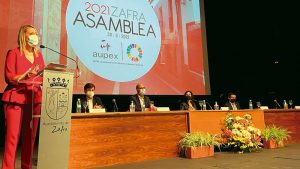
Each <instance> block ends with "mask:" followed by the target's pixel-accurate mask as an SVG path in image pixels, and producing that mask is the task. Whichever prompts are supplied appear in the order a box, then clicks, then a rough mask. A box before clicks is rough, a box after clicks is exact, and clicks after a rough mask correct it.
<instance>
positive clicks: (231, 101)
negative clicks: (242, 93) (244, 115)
mask: <svg viewBox="0 0 300 169" xmlns="http://www.w3.org/2000/svg"><path fill="white" fill-rule="evenodd" d="M224 107H229V110H239V109H241V107H240V104H239V103H238V102H237V101H236V94H235V93H228V102H226V103H225V104H224Z"/></svg>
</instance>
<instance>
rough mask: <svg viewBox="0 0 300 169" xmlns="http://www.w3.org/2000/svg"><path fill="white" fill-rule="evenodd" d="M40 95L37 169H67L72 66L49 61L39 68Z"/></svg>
mask: <svg viewBox="0 0 300 169" xmlns="http://www.w3.org/2000/svg"><path fill="white" fill-rule="evenodd" d="M41 74H42V75H43V86H42V92H43V98H42V107H41V119H40V136H39V149H38V164H37V168H38V169H54V168H56V169H68V162H69V144H70V131H71V128H70V127H71V125H70V123H71V111H72V94H73V77H74V73H73V70H70V69H67V67H66V66H65V65H59V64H53V63H51V64H49V65H48V66H46V68H45V69H44V70H43V71H41Z"/></svg>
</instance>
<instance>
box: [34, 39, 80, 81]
mask: <svg viewBox="0 0 300 169" xmlns="http://www.w3.org/2000/svg"><path fill="white" fill-rule="evenodd" d="M40 48H41V49H44V48H46V49H49V50H51V51H52V52H55V53H57V54H59V55H62V56H64V57H66V58H68V59H70V60H72V61H74V62H75V64H76V69H75V70H76V73H75V75H74V77H75V78H78V77H79V76H80V75H81V71H80V69H79V66H78V60H77V61H76V60H75V59H73V58H71V57H69V56H67V55H65V54H62V53H60V52H58V51H56V50H54V49H51V48H48V47H47V46H44V45H40Z"/></svg>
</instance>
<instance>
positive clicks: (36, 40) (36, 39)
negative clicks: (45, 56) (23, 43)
mask: <svg viewBox="0 0 300 169" xmlns="http://www.w3.org/2000/svg"><path fill="white" fill-rule="evenodd" d="M38 43H39V37H38V36H37V35H29V36H28V45H29V46H31V47H34V46H36V45H37V44H38Z"/></svg>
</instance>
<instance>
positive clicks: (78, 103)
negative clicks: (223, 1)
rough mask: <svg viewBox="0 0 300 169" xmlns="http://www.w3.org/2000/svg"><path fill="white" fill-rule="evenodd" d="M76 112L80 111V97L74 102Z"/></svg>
mask: <svg viewBox="0 0 300 169" xmlns="http://www.w3.org/2000/svg"><path fill="white" fill-rule="evenodd" d="M76 113H81V101H80V99H78V100H77V102H76Z"/></svg>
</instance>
